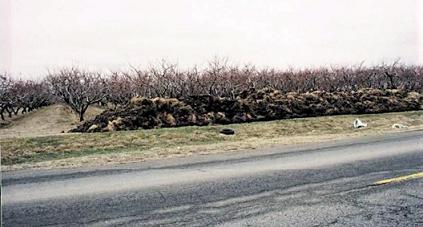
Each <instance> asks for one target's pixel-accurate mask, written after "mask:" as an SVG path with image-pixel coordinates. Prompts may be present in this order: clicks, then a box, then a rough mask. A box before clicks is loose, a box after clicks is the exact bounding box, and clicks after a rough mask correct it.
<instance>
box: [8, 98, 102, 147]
mask: <svg viewBox="0 0 423 227" xmlns="http://www.w3.org/2000/svg"><path fill="white" fill-rule="evenodd" d="M101 111H103V110H102V109H100V108H98V107H90V108H89V109H88V110H87V113H86V118H87V119H89V118H91V117H93V116H95V115H97V114H99V113H100V112H101ZM6 120H7V125H4V126H3V127H2V128H0V139H3V138H23V137H38V136H51V135H57V134H60V133H62V132H66V131H68V130H70V129H71V128H73V127H75V126H76V125H77V124H78V118H77V116H76V115H75V114H74V113H73V112H72V110H71V109H70V108H68V107H67V106H64V105H61V104H56V105H51V106H47V107H43V108H41V109H38V110H35V111H34V112H30V113H27V114H23V115H22V114H21V115H18V116H14V117H13V118H11V119H6Z"/></svg>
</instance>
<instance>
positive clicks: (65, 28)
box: [0, 0, 423, 78]
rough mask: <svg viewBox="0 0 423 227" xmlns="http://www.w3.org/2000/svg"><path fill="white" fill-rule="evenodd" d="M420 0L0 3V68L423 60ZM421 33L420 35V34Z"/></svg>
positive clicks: (32, 72) (20, 71)
mask: <svg viewBox="0 0 423 227" xmlns="http://www.w3.org/2000/svg"><path fill="white" fill-rule="evenodd" d="M422 7H423V3H419V0H284V1H281V0H248V1H247V0H154V1H152V0H148V1H147V0H108V1H106V0H0V25H1V26H0V71H8V72H11V73H12V74H13V75H14V76H18V77H24V78H31V77H32V78H34V77H40V76H42V75H43V74H44V73H45V72H46V69H47V68H50V69H54V68H57V67H62V66H72V65H79V66H82V67H85V68H89V69H95V70H104V69H119V68H126V67H128V65H130V64H131V65H136V66H147V65H148V64H151V63H155V62H157V61H158V60H160V59H163V58H164V59H168V60H170V61H172V62H177V63H179V65H181V66H182V67H190V66H194V65H199V66H202V65H204V64H205V63H206V62H207V61H208V60H210V59H212V58H213V57H214V56H219V57H227V58H229V60H230V62H233V63H237V64H241V63H252V64H255V65H258V66H272V67H278V68H284V67H288V66H293V67H312V66H320V65H328V64H330V65H350V64H357V63H360V62H361V61H365V63H367V64H376V63H381V62H382V61H385V62H391V61H393V60H395V59H398V58H400V59H401V60H402V62H404V63H410V64H421V63H423V42H422V41H420V40H419V36H420V39H421V38H422V37H423V33H422V32H423V27H422V26H423V16H422V15H423V8H422ZM419 32H420V35H419Z"/></svg>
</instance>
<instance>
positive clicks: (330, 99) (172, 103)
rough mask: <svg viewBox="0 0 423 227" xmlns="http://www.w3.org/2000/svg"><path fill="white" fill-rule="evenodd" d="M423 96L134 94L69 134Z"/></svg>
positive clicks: (352, 110)
mask: <svg viewBox="0 0 423 227" xmlns="http://www.w3.org/2000/svg"><path fill="white" fill-rule="evenodd" d="M422 104H423V96H422V95H420V94H419V93H416V92H404V91H401V90H377V89H361V90H359V91H357V92H332V93H329V92H323V91H316V92H311V93H301V94H300V93H296V92H290V93H287V94H283V93H282V92H280V91H278V90H273V89H263V90H259V91H256V90H249V91H244V92H242V93H240V94H239V95H238V97H237V98H236V99H228V98H220V97H212V96H209V95H202V96H191V97H189V98H186V99H183V100H178V99H164V98H155V99H146V98H141V97H134V98H133V99H132V100H131V101H130V103H129V104H128V105H126V106H124V107H121V108H118V109H117V110H106V111H104V112H103V113H101V114H100V115H98V116H97V117H95V118H94V119H93V120H90V121H87V122H85V123H83V124H82V125H80V126H78V127H77V128H75V129H73V130H71V132H104V131H116V130H134V129H151V128H159V127H177V126H188V125H199V126H202V125H209V124H229V123H241V122H251V121H264V120H275V119H287V118H298V117H313V116H323V115H336V114H362V113H382V112H394V111H406V110H418V109H420V108H421V105H422Z"/></svg>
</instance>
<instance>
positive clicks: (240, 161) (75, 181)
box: [2, 131, 423, 226]
mask: <svg viewBox="0 0 423 227" xmlns="http://www.w3.org/2000/svg"><path fill="white" fill-rule="evenodd" d="M422 172H423V131H416V132H408V133H400V134H395V135H389V136H384V137H374V138H366V139H361V140H357V139H351V140H348V141H342V142H336V143H330V144H318V145H313V146H311V145H307V146H304V145H302V146H297V147H296V146H290V147H275V148H271V149H262V150H259V151H251V152H238V153H232V154H221V155H207V156H194V157H190V158H184V159H171V160H162V161H152V162H144V163H134V164H129V165H121V166H115V167H105V168H97V169H90V168H86V169H71V170H49V171H17V172H6V173H3V182H2V183H3V188H2V193H3V195H2V205H3V213H2V218H3V219H2V221H3V224H4V226H18V225H29V226H40V225H65V226H81V225H91V226H119V225H122V226H139V225H140V224H142V225H145V226H150V225H169V226H175V225H180V226H205V225H220V226H329V225H333V226H423V178H422V175H423V173H422ZM386 179H388V180H387V181H382V180H386ZM377 182H378V183H377Z"/></svg>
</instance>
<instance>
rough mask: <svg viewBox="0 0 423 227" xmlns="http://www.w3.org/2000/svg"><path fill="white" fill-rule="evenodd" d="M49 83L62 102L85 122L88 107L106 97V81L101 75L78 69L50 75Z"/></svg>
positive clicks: (64, 70)
mask: <svg viewBox="0 0 423 227" xmlns="http://www.w3.org/2000/svg"><path fill="white" fill-rule="evenodd" d="M47 82H48V84H49V86H50V88H51V90H52V92H53V94H54V95H56V96H57V97H58V98H59V99H60V100H61V101H63V102H64V103H66V104H67V105H69V106H70V107H71V109H72V110H74V111H75V112H76V113H77V114H78V115H79V120H80V121H83V120H84V114H85V112H86V111H87V109H88V107H89V106H90V105H92V104H94V103H98V102H100V101H102V100H104V98H105V97H106V94H107V93H106V86H105V81H104V79H103V77H102V76H101V74H99V73H92V72H87V71H83V70H79V69H77V68H67V69H62V70H60V71H59V72H57V73H49V76H48V77H47Z"/></svg>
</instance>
